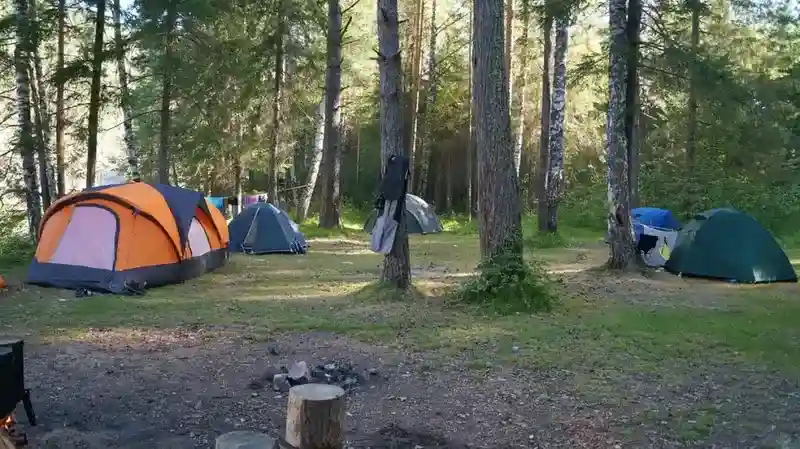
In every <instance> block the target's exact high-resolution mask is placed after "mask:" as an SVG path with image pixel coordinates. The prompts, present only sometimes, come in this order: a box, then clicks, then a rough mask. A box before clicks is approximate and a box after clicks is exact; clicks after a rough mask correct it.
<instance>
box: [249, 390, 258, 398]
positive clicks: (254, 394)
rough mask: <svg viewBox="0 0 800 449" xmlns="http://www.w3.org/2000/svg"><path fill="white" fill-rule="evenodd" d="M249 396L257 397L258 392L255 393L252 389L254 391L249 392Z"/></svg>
mask: <svg viewBox="0 0 800 449" xmlns="http://www.w3.org/2000/svg"><path fill="white" fill-rule="evenodd" d="M250 396H252V397H254V398H257V397H258V393H256V392H255V391H254V392H252V393H250Z"/></svg>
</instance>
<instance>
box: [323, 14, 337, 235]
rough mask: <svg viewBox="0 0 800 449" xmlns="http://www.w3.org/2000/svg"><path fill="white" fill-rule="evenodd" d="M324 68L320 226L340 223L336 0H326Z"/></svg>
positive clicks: (329, 227) (335, 225)
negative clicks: (325, 53)
mask: <svg viewBox="0 0 800 449" xmlns="http://www.w3.org/2000/svg"><path fill="white" fill-rule="evenodd" d="M327 54H328V67H327V69H326V72H325V137H324V142H325V143H324V149H323V152H322V169H323V171H322V181H323V183H322V203H321V206H322V207H321V208H320V214H319V226H320V227H321V228H327V229H331V228H337V227H339V226H340V221H341V218H340V211H339V203H340V199H339V170H338V165H339V145H340V143H341V142H340V140H341V139H340V137H341V136H340V135H339V131H340V126H341V110H340V100H341V90H342V66H341V62H342V10H341V5H340V4H339V0H328V38H327Z"/></svg>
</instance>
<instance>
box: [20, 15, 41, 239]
mask: <svg viewBox="0 0 800 449" xmlns="http://www.w3.org/2000/svg"><path fill="white" fill-rule="evenodd" d="M14 9H15V11H14V13H15V16H16V22H17V30H16V40H17V42H16V46H15V49H14V70H15V72H16V78H17V79H16V84H17V86H16V93H17V118H18V125H19V131H18V132H19V138H18V139H17V151H18V152H19V154H20V156H21V158H22V174H23V179H24V182H25V205H26V206H27V215H28V232H29V233H30V236H31V239H32V240H33V241H34V242H35V241H36V239H37V237H38V231H39V224H40V223H41V221H42V208H41V203H40V202H39V188H38V185H37V182H36V161H35V156H34V153H35V146H36V144H35V142H34V139H33V124H32V123H31V91H30V77H29V75H28V74H29V70H30V69H29V67H30V55H31V34H30V33H31V31H30V23H29V21H28V2H27V0H14Z"/></svg>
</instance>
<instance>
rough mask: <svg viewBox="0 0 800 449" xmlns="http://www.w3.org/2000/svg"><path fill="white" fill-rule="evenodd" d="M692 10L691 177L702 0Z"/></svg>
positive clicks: (695, 0) (688, 143)
mask: <svg viewBox="0 0 800 449" xmlns="http://www.w3.org/2000/svg"><path fill="white" fill-rule="evenodd" d="M689 7H690V8H691V10H692V36H691V39H692V48H691V51H692V61H691V66H690V69H691V72H690V74H689V113H688V115H687V121H688V123H687V127H688V132H687V135H686V162H687V166H688V167H689V175H690V176H693V174H694V163H695V157H696V155H697V86H698V76H699V73H698V68H699V67H698V63H697V58H698V52H699V48H700V0H689Z"/></svg>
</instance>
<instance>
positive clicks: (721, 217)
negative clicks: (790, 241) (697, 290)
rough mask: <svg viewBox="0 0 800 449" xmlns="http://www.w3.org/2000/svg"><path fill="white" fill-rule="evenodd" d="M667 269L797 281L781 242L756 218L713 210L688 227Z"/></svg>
mask: <svg viewBox="0 0 800 449" xmlns="http://www.w3.org/2000/svg"><path fill="white" fill-rule="evenodd" d="M664 268H665V269H666V270H667V271H669V272H670V273H674V274H680V275H686V276H696V277H704V278H713V279H723V280H726V281H731V282H741V283H765V282H797V274H796V273H795V271H794V268H792V264H791V262H789V258H788V257H786V254H785V253H784V252H783V250H782V249H781V247H780V245H778V242H776V241H775V239H774V238H773V237H772V234H770V233H769V231H767V230H766V229H764V227H762V226H761V225H760V224H759V223H758V222H757V221H756V220H755V219H754V218H753V217H751V216H750V215H747V214H746V213H744V212H740V211H738V210H734V209H712V210H709V211H706V212H704V213H702V214H700V215H696V216H695V217H694V220H692V221H691V222H689V224H688V225H686V227H684V228H683V229H682V230H681V232H680V234H678V240H677V242H676V243H675V248H674V249H673V250H672V254H671V255H670V258H669V260H668V261H667V263H666V265H664Z"/></svg>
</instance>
